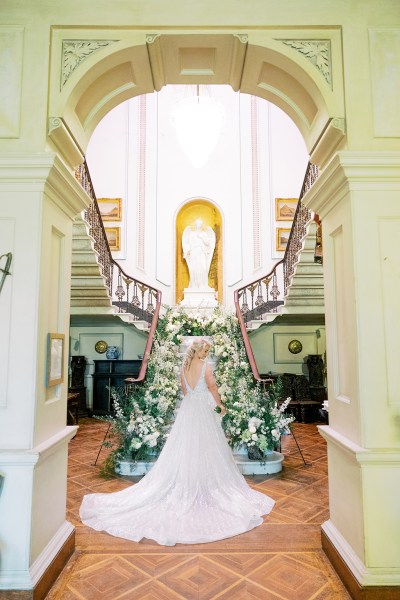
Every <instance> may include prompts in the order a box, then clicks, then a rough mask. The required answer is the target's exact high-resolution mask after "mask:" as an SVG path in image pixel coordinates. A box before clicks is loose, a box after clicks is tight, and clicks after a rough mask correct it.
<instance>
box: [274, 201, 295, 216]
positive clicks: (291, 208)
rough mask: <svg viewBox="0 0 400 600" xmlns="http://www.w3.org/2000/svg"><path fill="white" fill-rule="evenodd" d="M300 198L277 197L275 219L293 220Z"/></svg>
mask: <svg viewBox="0 0 400 600" xmlns="http://www.w3.org/2000/svg"><path fill="white" fill-rule="evenodd" d="M297 204H298V198H275V220H276V221H293V219H294V215H295V213H296V208H297Z"/></svg>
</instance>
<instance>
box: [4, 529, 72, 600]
mask: <svg viewBox="0 0 400 600" xmlns="http://www.w3.org/2000/svg"><path fill="white" fill-rule="evenodd" d="M74 552H75V529H73V531H71V533H70V534H69V536H68V537H67V539H66V540H65V541H64V543H63V544H62V546H61V547H60V549H59V550H58V552H57V554H56V555H55V556H54V558H53V559H52V560H51V562H50V563H49V564H48V566H47V567H46V569H45V570H44V571H43V573H42V574H41V576H40V578H39V579H38V581H37V583H36V584H35V585H34V587H33V589H30V590H26V589H25V590H18V589H11V590H0V600H44V599H45V598H46V596H47V594H48V592H49V591H50V588H51V587H52V585H53V584H54V582H55V581H56V579H57V577H58V576H59V575H60V573H61V571H62V570H63V569H64V567H65V565H66V564H67V562H68V560H69V559H70V558H71V556H72V555H73V553H74Z"/></svg>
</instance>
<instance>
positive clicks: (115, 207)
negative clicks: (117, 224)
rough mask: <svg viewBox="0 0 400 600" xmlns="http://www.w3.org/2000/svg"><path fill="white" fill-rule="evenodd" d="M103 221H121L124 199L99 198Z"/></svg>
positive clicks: (98, 202)
mask: <svg viewBox="0 0 400 600" xmlns="http://www.w3.org/2000/svg"><path fill="white" fill-rule="evenodd" d="M97 204H98V205H99V210H100V215H101V218H102V219H103V221H121V219H122V198H97Z"/></svg>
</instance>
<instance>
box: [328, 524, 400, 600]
mask: <svg viewBox="0 0 400 600" xmlns="http://www.w3.org/2000/svg"><path fill="white" fill-rule="evenodd" d="M321 542H322V549H323V551H324V552H325V554H326V556H327V557H328V559H329V561H330V563H331V564H332V566H333V568H334V569H335V571H336V573H337V574H338V575H339V577H340V579H341V581H342V583H343V585H344V586H345V587H346V589H347V591H348V592H349V594H350V596H351V597H352V599H353V600H398V599H399V598H400V586H392V585H388V586H386V585H385V586H382V585H380V586H375V585H374V586H372V585H371V586H361V585H360V583H359V582H358V581H357V579H356V578H355V576H354V574H353V573H352V572H351V570H350V569H349V567H348V566H347V564H346V563H345V562H344V560H343V558H342V557H341V555H340V554H339V552H338V551H337V549H336V548H335V546H334V545H333V543H332V542H331V541H330V539H329V538H328V536H327V535H326V533H325V532H324V530H323V529H321Z"/></svg>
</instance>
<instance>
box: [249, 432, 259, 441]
mask: <svg viewBox="0 0 400 600" xmlns="http://www.w3.org/2000/svg"><path fill="white" fill-rule="evenodd" d="M251 439H252V440H254V441H255V442H256V441H257V440H258V435H257V434H256V433H253V435H252V436H251Z"/></svg>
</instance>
